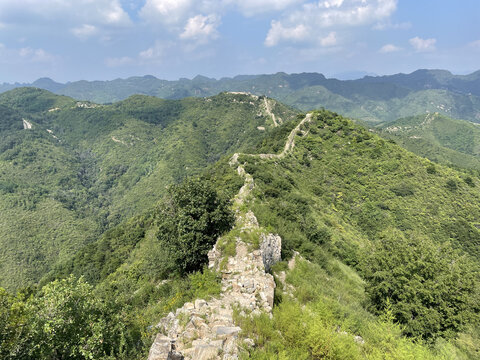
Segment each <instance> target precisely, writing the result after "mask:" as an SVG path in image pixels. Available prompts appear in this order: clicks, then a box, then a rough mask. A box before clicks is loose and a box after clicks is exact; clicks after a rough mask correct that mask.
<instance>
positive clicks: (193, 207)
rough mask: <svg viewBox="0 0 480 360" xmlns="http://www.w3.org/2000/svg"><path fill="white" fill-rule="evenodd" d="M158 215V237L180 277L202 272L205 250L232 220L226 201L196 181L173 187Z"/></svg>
mask: <svg viewBox="0 0 480 360" xmlns="http://www.w3.org/2000/svg"><path fill="white" fill-rule="evenodd" d="M161 215H162V216H161V220H160V223H159V237H160V238H161V239H162V240H164V241H165V242H166V244H167V245H168V246H169V247H170V250H171V253H172V256H173V257H174V259H175V265H176V267H177V268H178V269H179V270H180V272H181V273H182V274H185V273H188V272H191V271H195V270H199V269H201V267H202V265H203V264H204V263H205V262H206V261H207V253H208V251H209V250H210V249H211V248H212V246H213V245H214V244H215V242H216V240H217V238H218V237H219V236H220V235H221V234H222V233H224V232H225V231H227V230H229V229H230V228H231V226H232V225H233V221H234V216H233V214H232V212H231V211H230V209H229V202H228V201H227V200H225V199H222V198H220V197H219V196H218V194H217V192H216V191H215V190H214V189H213V187H212V186H211V184H210V183H208V182H206V181H204V180H202V179H198V178H195V179H187V180H185V181H184V182H182V183H181V184H179V185H176V186H172V187H171V188H170V189H169V196H168V198H167V200H166V202H165V206H164V208H163V209H162V214H161Z"/></svg>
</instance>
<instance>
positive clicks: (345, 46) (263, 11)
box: [0, 0, 480, 82]
mask: <svg viewBox="0 0 480 360" xmlns="http://www.w3.org/2000/svg"><path fill="white" fill-rule="evenodd" d="M418 68H441V69H447V70H450V71H452V72H453V73H458V74H465V73H469V72H473V71H475V70H478V69H480V1H479V0H456V1H453V0H320V1H307V0H0V82H31V81H33V80H35V79H37V78H39V77H44V76H47V77H51V78H52V79H54V80H57V81H61V82H65V81H75V80H80V79H86V80H109V79H115V78H119V77H122V78H125V77H128V76H141V75H146V74H151V75H154V76H156V77H158V78H162V79H171V80H173V79H178V78H180V77H188V78H192V77H194V76H195V75H197V74H201V75H205V76H209V77H215V78H220V77H223V76H234V75H238V74H260V73H275V72H278V71H284V72H287V73H292V72H303V71H315V72H320V73H323V74H325V75H327V76H333V75H338V74H343V76H346V77H348V76H349V75H348V74H351V73H352V72H358V71H364V72H369V73H376V74H392V73H398V72H411V71H414V70H416V69H418Z"/></svg>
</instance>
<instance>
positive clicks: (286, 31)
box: [265, 20, 308, 46]
mask: <svg viewBox="0 0 480 360" xmlns="http://www.w3.org/2000/svg"><path fill="white" fill-rule="evenodd" d="M307 37H308V30H307V27H306V26H305V25H303V24H299V25H296V26H293V27H284V26H283V25H282V23H281V22H278V21H275V20H273V21H272V24H271V27H270V30H269V31H268V34H267V37H266V39H265V45H266V46H275V45H277V44H278V43H279V42H280V41H285V40H286V41H292V42H297V41H303V40H305V39H306V38H307Z"/></svg>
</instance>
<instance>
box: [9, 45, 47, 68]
mask: <svg viewBox="0 0 480 360" xmlns="http://www.w3.org/2000/svg"><path fill="white" fill-rule="evenodd" d="M55 60H56V56H54V55H53V54H50V53H49V52H47V51H46V50H44V49H41V48H31V47H23V48H20V49H19V48H9V47H7V46H5V45H4V44H0V62H3V63H10V64H13V63H19V62H21V63H53V62H54V61H55Z"/></svg>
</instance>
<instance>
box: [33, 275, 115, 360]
mask: <svg viewBox="0 0 480 360" xmlns="http://www.w3.org/2000/svg"><path fill="white" fill-rule="evenodd" d="M28 306H29V308H30V310H29V311H30V319H29V323H30V324H29V325H30V331H31V333H30V338H31V345H30V348H29V350H30V356H31V357H32V358H35V359H102V358H107V357H108V356H112V357H115V356H114V355H115V354H114V352H115V351H118V349H119V343H120V338H121V334H119V333H118V332H117V331H116V329H118V328H119V325H121V319H120V318H119V316H116V317H115V316H114V317H113V318H112V316H110V315H111V314H110V313H109V310H110V309H109V308H108V306H107V305H106V304H105V303H104V302H102V301H101V300H100V299H99V298H98V297H96V296H95V295H94V293H93V288H92V286H90V285H89V284H87V283H86V282H85V281H83V279H81V278H80V279H79V280H77V279H75V278H74V277H73V276H70V277H69V278H67V279H63V280H55V281H53V282H51V283H49V284H47V285H45V286H44V287H43V288H42V289H41V290H40V292H39V293H38V294H37V295H36V296H35V297H34V298H32V299H31V300H30V301H29V303H28Z"/></svg>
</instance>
